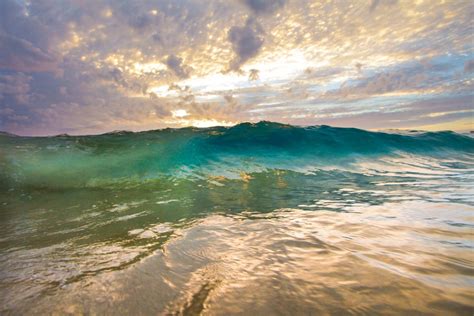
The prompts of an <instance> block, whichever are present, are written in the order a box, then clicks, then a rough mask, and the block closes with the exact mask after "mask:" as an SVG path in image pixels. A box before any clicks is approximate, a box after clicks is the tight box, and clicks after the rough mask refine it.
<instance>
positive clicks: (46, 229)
mask: <svg viewBox="0 0 474 316" xmlns="http://www.w3.org/2000/svg"><path fill="white" fill-rule="evenodd" d="M472 183H474V139H473V138H472V137H471V136H467V135H461V134H456V133H452V132H437V133H423V132H407V133H399V132H398V133H397V132H393V133H375V132H368V131H364V130H359V129H352V128H333V127H329V126H315V127H295V126H289V125H282V124H276V123H270V122H260V123H257V124H240V125H237V126H234V127H230V128H224V127H215V128H208V129H196V128H184V129H165V130H159V131H149V132H141V133H131V132H116V133H109V134H104V135H97V136H67V135H61V136H56V137H37V138H31V137H17V136H13V135H6V134H0V271H1V273H0V314H2V315H9V314H12V315H23V314H25V315H29V314H33V315H36V314H38V315H43V314H46V315H49V314H60V315H62V314H99V315H102V314H114V315H130V314H134V315H156V314H166V315H168V314H183V315H186V314H189V315H194V314H201V313H202V314H211V315H216V314H217V315H230V314H258V315H273V314H296V315H307V314H323V315H324V314H356V315H361V314H370V315H371V314H381V313H383V314H429V315H430V314H443V315H451V314H452V315H462V314H466V315H471V314H472V310H473V308H474V305H473V302H474V291H473V288H472V284H474V278H473V275H474V266H473V263H472V249H473V247H472V230H473V228H474V219H473V217H472V214H473V212H474V198H473V192H474V188H473V185H472ZM104 302H105V303H104Z"/></svg>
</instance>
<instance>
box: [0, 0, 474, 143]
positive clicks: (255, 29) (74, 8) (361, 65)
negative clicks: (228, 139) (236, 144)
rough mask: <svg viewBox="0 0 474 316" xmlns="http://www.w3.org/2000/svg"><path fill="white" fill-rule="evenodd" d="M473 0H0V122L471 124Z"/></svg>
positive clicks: (33, 126)
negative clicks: (263, 121) (262, 121)
mask: <svg viewBox="0 0 474 316" xmlns="http://www.w3.org/2000/svg"><path fill="white" fill-rule="evenodd" d="M473 16H474V1H471V0H465V1H464V0H455V1H441V0H440V1H437V0H407V1H405V0H367V1H363V0H358V1H350V0H334V1H332V0H328V1H317V0H155V1H143V0H134V1H125V0H108V1H107V0H90V1H89V0H32V1H25V0H1V1H0V130H3V131H8V132H11V133H15V134H19V135H54V134H62V133H68V134H73V135H75V134H97V133H104V132H109V131H113V130H132V131H140V130H149V129H159V128H165V127H184V126H196V127H208V126H214V125H224V126H230V125H234V124H238V123H240V122H246V121H250V122H257V121H261V120H268V121H276V122H282V123H289V124H294V125H321V124H325V125H332V126H342V127H358V128H363V129H374V130H379V129H422V130H455V131H469V130H474V102H473V101H474V92H473V91H474V89H473V87H474V85H473V79H474V51H473V46H474V23H473Z"/></svg>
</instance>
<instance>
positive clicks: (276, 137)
mask: <svg viewBox="0 0 474 316" xmlns="http://www.w3.org/2000/svg"><path fill="white" fill-rule="evenodd" d="M0 146H1V147H0V148H1V150H2V153H1V158H0V159H1V160H0V166H1V170H2V171H1V174H0V176H1V185H2V186H4V187H5V186H6V187H8V188H9V187H17V186H19V187H22V186H24V187H38V188H40V187H43V188H61V189H64V188H69V187H73V188H77V187H100V186H107V185H115V184H121V183H122V184H129V185H130V184H132V183H133V184H140V183H146V182H148V183H149V182H150V181H154V180H163V179H166V178H171V177H172V178H187V179H200V178H202V177H207V176H226V177H228V178H238V177H239V175H240V174H241V173H242V172H245V173H253V172H264V171H267V170H273V169H283V170H291V171H301V170H305V171H308V172H310V171H313V170H316V169H321V168H330V167H332V168H333V169H337V168H350V167H351V166H354V165H355V164H356V163H357V162H360V161H363V160H370V159H376V158H377V157H381V156H393V157H394V156H402V155H405V156H406V155H419V156H428V157H450V156H454V157H457V156H459V155H461V156H462V155H471V154H472V153H474V139H473V138H471V137H468V136H464V135H460V134H456V133H453V132H436V133H419V132H418V133H415V132H414V133H411V134H393V133H392V134H389V133H375V132H368V131H364V130H360V129H354V128H334V127H329V126H316V127H295V126H290V125H283V124H277V123H271V122H260V123H257V124H250V123H244V124H239V125H237V126H234V127H230V128H224V127H216V128H208V129H196V128H184V129H165V130H158V131H149V132H141V133H132V132H117V133H109V134H104V135H98V136H76V137H73V136H58V137H46V138H24V137H11V136H7V135H5V136H0Z"/></svg>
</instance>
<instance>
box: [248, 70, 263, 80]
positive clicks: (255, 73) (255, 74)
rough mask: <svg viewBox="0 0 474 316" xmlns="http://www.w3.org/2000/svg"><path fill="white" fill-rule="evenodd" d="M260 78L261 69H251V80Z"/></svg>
mask: <svg viewBox="0 0 474 316" xmlns="http://www.w3.org/2000/svg"><path fill="white" fill-rule="evenodd" d="M259 78H260V71H259V70H258V69H250V72H249V81H255V80H258V79H259Z"/></svg>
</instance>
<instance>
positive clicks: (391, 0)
mask: <svg viewBox="0 0 474 316" xmlns="http://www.w3.org/2000/svg"><path fill="white" fill-rule="evenodd" d="M397 3H398V0H372V2H371V4H370V11H371V12H372V11H374V10H375V9H377V7H379V6H390V5H395V4H397Z"/></svg>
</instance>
